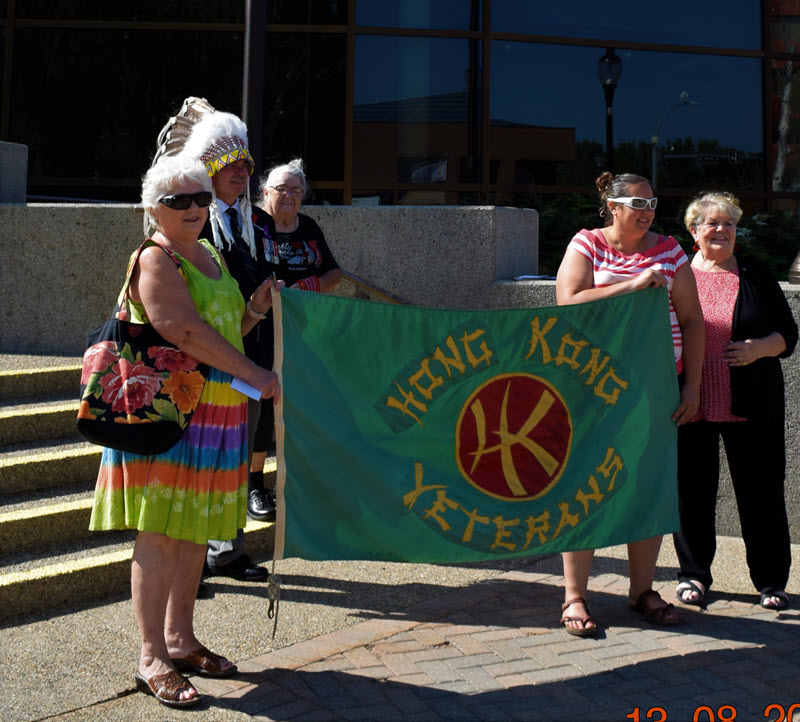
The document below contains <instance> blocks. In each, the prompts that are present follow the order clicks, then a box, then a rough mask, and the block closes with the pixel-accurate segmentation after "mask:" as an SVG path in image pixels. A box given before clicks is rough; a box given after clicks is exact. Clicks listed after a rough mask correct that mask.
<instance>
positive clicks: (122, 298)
mask: <svg viewBox="0 0 800 722" xmlns="http://www.w3.org/2000/svg"><path fill="white" fill-rule="evenodd" d="M150 246H156V247H157V248H160V249H161V250H162V251H164V253H166V254H167V255H168V256H169V257H170V259H171V260H172V262H173V263H174V264H175V266H176V267H177V268H178V272H181V271H182V268H181V262H180V258H179V257H178V255H177V254H176V253H175V252H174V251H171V250H170V249H169V248H164V246H162V245H161V244H159V243H156V242H155V241H154V240H153V239H152V238H147V239H145V240H144V241H143V242H142V245H141V246H139V248H138V249H137V250H136V252H135V253H134V254H133V255H132V256H131V260H130V261H129V263H128V270H127V272H126V273H125V281H124V283H123V284H122V289H121V290H120V292H119V295H118V296H117V305H116V306H114V313H113V314H112V318H117V319H119V318H120V313H121V312H122V307H123V303H124V305H125V313H126V314H127V318H126V319H123V320H129V319H130V317H131V310H130V297H129V296H128V288H129V287H130V285H131V277H132V276H133V269H134V268H136V263H137V262H138V260H139V256H140V255H141V253H142V251H143V250H144V249H145V248H149V247H150ZM181 275H182V274H181ZM184 280H185V279H184Z"/></svg>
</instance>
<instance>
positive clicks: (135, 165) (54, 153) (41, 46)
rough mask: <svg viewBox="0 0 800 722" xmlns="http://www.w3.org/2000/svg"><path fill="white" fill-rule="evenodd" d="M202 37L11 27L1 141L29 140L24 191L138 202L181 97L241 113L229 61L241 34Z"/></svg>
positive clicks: (238, 61)
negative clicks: (5, 131)
mask: <svg viewBox="0 0 800 722" xmlns="http://www.w3.org/2000/svg"><path fill="white" fill-rule="evenodd" d="M208 40H209V36H208V35H207V34H204V33H198V32H193V31H190V32H173V33H164V32H158V31H151V30H139V31H137V30H110V29H103V30H75V29H58V30H55V29H49V30H48V29H38V28H29V29H28V28H26V29H18V30H17V31H16V33H15V37H14V74H13V82H12V87H11V108H10V118H11V120H10V130H9V138H8V140H10V141H12V142H17V143H24V144H26V145H28V146H29V158H28V172H29V193H31V194H32V195H53V196H62V195H67V196H71V197H88V198H98V197H99V198H109V199H120V200H131V201H133V200H136V199H137V198H138V197H139V190H140V188H139V186H140V178H141V175H142V174H143V173H144V172H145V171H146V170H147V168H148V166H149V164H150V159H151V158H152V156H153V153H154V152H155V149H156V147H155V146H156V136H157V134H158V131H159V130H160V129H161V127H162V126H163V125H164V123H165V122H166V120H167V119H168V118H169V117H170V116H171V115H173V114H174V113H175V112H176V111H177V110H178V109H179V108H180V105H181V103H182V102H183V99H184V98H186V97H189V96H191V95H198V96H204V97H206V98H207V99H208V101H209V102H210V103H211V104H212V105H214V107H216V108H219V109H220V110H231V111H233V112H237V113H238V112H239V108H240V107H241V73H240V72H236V73H235V74H234V75H233V77H231V72H230V68H231V67H236V68H241V65H242V34H241V33H220V34H218V35H216V36H215V37H214V43H209V42H208ZM220 57H224V58H226V63H224V64H221V63H219V62H218V59H219V58H220ZM169 68H174V69H185V68H204V73H203V75H202V78H200V77H199V76H198V75H196V74H195V73H193V72H191V73H189V72H183V70H180V71H179V72H167V70H166V69H169ZM123 79H124V80H123ZM53 109H57V112H53ZM48 111H49V112H48ZM94 189H99V190H100V193H99V194H98V193H97V192H95V190H94Z"/></svg>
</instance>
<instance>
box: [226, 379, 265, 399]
mask: <svg viewBox="0 0 800 722" xmlns="http://www.w3.org/2000/svg"><path fill="white" fill-rule="evenodd" d="M231 388H232V389H233V390H234V391H238V392H239V393H240V394H244V395H245V396H249V397H250V398H251V399H256V400H258V399H260V398H261V392H260V391H259V390H258V389H257V388H256V387H255V386H251V385H250V384H248V383H247V381H242V379H240V378H239V377H238V376H234V377H233V381H231Z"/></svg>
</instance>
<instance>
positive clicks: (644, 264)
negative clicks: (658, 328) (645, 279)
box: [569, 228, 689, 373]
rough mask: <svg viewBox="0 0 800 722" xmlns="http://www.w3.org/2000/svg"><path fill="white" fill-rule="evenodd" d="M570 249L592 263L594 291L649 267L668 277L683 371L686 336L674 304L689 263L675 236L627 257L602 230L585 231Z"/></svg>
mask: <svg viewBox="0 0 800 722" xmlns="http://www.w3.org/2000/svg"><path fill="white" fill-rule="evenodd" d="M569 248H572V249H574V250H576V251H577V252H578V253H580V254H581V255H583V256H585V257H586V258H588V259H589V260H590V261H591V262H592V276H593V279H594V280H593V283H594V288H604V287H605V286H611V285H613V284H615V283H621V282H622V281H627V280H629V279H630V278H631V277H632V276H635V275H637V274H639V273H642V272H643V271H646V270H647V269H648V268H654V269H656V270H658V271H661V273H663V274H664V276H666V278H667V290H668V291H669V318H670V322H671V324H672V345H673V347H674V349H675V364H676V366H677V369H678V373H680V372H681V371H682V370H683V337H682V336H681V328H680V326H679V325H678V315H677V314H676V313H675V306H674V305H673V304H672V284H673V282H674V281H675V274H676V273H677V272H678V269H679V268H680V267H681V266H682V265H683V264H684V263H687V262H688V260H689V259H688V258H687V257H686V254H685V253H684V252H683V249H682V248H681V247H680V245H679V244H678V242H677V241H676V240H675V239H674V238H673V237H672V236H668V237H666V238H665V237H664V236H661V235H659V237H658V242H657V243H656V245H655V246H653V247H652V248H648V249H647V250H646V251H644V252H643V253H634V254H633V255H631V256H628V255H625V254H624V253H621V252H620V251H618V250H616V249H615V248H613V247H612V246H611V245H609V244H608V243H607V242H606V239H605V237H604V236H603V234H602V232H601V231H600V229H599V228H595V229H594V230H592V231H588V230H586V229H583V230H582V231H580V232H579V233H577V234H576V235H575V237H574V238H573V239H572V240H571V241H570V243H569Z"/></svg>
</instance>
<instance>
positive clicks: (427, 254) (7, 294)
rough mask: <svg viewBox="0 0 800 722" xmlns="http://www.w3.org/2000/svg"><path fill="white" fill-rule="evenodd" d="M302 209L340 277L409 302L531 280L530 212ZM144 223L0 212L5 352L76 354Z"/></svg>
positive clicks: (28, 209)
mask: <svg viewBox="0 0 800 722" xmlns="http://www.w3.org/2000/svg"><path fill="white" fill-rule="evenodd" d="M304 211H305V212H307V213H308V215H310V216H313V217H314V218H316V220H317V221H318V222H319V224H320V226H321V227H322V229H323V230H324V232H325V236H326V238H327V240H328V243H329V245H330V246H331V249H332V251H333V253H334V255H335V256H336V259H337V260H338V262H339V264H340V265H341V266H342V268H344V269H346V270H348V271H350V272H351V273H354V274H355V275H357V276H360V277H361V278H364V279H367V280H369V281H371V282H373V283H374V284H376V285H378V286H381V287H383V288H385V289H387V290H389V291H392V292H393V293H395V294H397V295H398V296H400V297H401V298H404V299H406V300H409V301H411V302H412V303H415V304H419V305H427V306H451V307H460V306H463V307H476V308H489V307H491V306H492V298H491V293H490V288H491V285H492V283H493V282H494V281H495V279H498V278H502V279H507V278H513V277H514V276H518V275H522V274H533V273H536V270H537V265H538V217H539V216H538V213H537V212H536V211H533V210H526V209H518V208H494V207H476V206H464V207H448V208H441V207H381V208H352V207H342V206H325V207H323V206H312V207H308V208H306V209H304ZM142 218H143V216H142V211H141V210H139V209H137V208H136V207H135V206H133V205H127V204H126V205H119V204H114V205H111V204H109V205H82V204H81V205H61V204H45V203H43V204H32V205H29V206H21V207H16V206H0V229H1V230H0V248H2V249H3V252H4V253H3V256H4V258H5V259H6V262H5V263H3V264H2V265H1V266H0V351H14V352H16V353H19V352H30V353H34V352H35V353H65V354H82V353H83V349H84V342H83V339H84V335H85V334H86V331H88V330H90V329H92V328H94V327H95V326H97V325H99V324H100V323H102V322H103V321H104V320H105V319H106V318H107V317H108V315H109V313H110V311H111V309H112V308H113V306H114V301H115V300H116V296H117V293H118V292H119V289H120V287H121V285H122V280H123V278H124V275H125V267H126V263H127V260H128V257H129V255H130V253H131V252H132V251H133V250H134V249H135V248H136V247H137V246H138V244H139V243H140V242H141V239H142ZM9 261H12V262H11V263H9Z"/></svg>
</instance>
